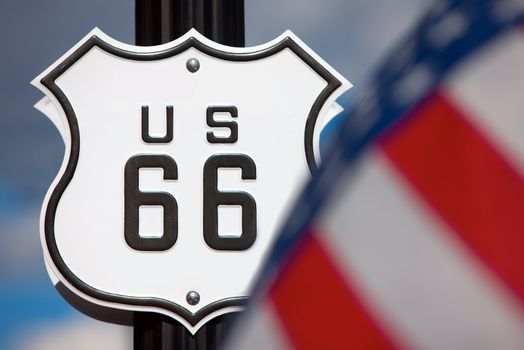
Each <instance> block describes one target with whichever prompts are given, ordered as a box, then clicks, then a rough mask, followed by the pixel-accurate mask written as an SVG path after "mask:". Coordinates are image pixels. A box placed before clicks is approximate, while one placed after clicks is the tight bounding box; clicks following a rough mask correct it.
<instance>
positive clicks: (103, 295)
mask: <svg viewBox="0 0 524 350" xmlns="http://www.w3.org/2000/svg"><path fill="white" fill-rule="evenodd" d="M94 47H98V48H100V49H102V50H104V51H105V52H107V53H110V54H112V55H115V56H117V57H121V58H125V59H129V60H136V61H155V60H161V59H165V58H168V57H172V56H175V55H177V54H180V53H182V52H184V51H186V50H188V49H190V48H195V49H197V50H199V51H201V52H203V53H204V54H207V55H209V56H212V57H215V58H218V59H222V60H227V61H235V62H248V61H255V60H259V59H263V58H266V57H269V56H272V55H275V54H277V53H279V52H280V51H282V50H284V49H289V50H291V51H292V52H293V53H294V54H296V55H297V56H298V57H299V58H300V59H301V60H303V61H304V62H305V63H306V64H307V65H308V66H309V67H310V68H311V69H313V71H315V72H316V73H317V74H318V75H319V76H320V77H322V79H324V80H325V81H326V82H327V86H326V87H325V88H324V89H323V90H322V92H321V93H320V95H319V96H318V97H317V99H316V100H315V102H314V104H313V106H312V108H311V110H310V112H309V115H308V117H307V120H306V127H305V133H304V147H305V153H306V159H307V163H308V167H309V169H310V171H311V172H312V173H313V172H314V171H316V169H317V164H316V161H315V155H314V151H313V134H314V130H315V125H316V121H317V118H318V115H319V113H320V110H321V109H322V107H323V106H324V104H325V103H326V101H327V99H328V98H329V97H330V96H331V95H332V94H333V93H334V92H335V90H337V89H338V88H339V87H340V86H342V82H341V81H340V80H339V79H337V78H336V77H335V76H334V75H333V74H332V73H331V72H330V71H329V70H327V69H326V68H325V67H324V66H323V65H322V64H321V63H320V62H318V61H317V60H316V59H314V58H313V57H312V56H311V55H310V54H309V53H307V52H306V51H305V50H304V49H303V48H302V47H301V46H300V45H299V44H298V43H297V42H295V41H294V40H293V38H291V37H289V36H287V37H284V38H283V40H281V41H280V42H278V43H277V44H275V45H273V46H271V47H269V48H264V49H262V50H259V51H254V52H242V53H232V52H226V51H221V50H217V49H215V48H212V47H210V46H207V45H205V44H204V43H202V42H200V41H199V40H198V39H197V38H195V37H190V38H188V39H187V40H186V41H184V42H183V43H181V44H180V45H177V46H175V47H172V48H169V49H166V50H164V51H158V52H133V51H127V50H123V49H120V48H118V47H115V46H113V45H111V44H109V43H107V42H105V41H104V40H102V39H101V38H100V37H98V36H97V35H93V36H92V37H90V38H89V39H88V40H87V41H86V42H85V43H83V44H82V45H81V46H80V47H79V48H78V49H76V50H75V51H74V52H73V53H72V54H71V55H69V56H68V57H67V58H65V59H64V60H63V61H62V62H61V63H60V64H58V65H57V66H56V67H55V68H54V69H53V70H52V71H51V72H50V73H48V74H47V75H46V76H44V77H43V78H42V79H41V81H40V82H41V83H42V85H43V86H45V87H46V88H47V89H49V91H50V92H51V93H52V94H53V95H54V96H55V97H56V99H57V100H58V102H59V103H60V105H61V107H62V108H63V110H64V112H65V114H66V117H67V121H68V123H69V129H70V136H71V150H70V154H69V160H68V163H67V166H66V169H65V171H64V174H63V175H62V177H61V178H60V181H59V182H58V184H57V185H56V187H55V188H54V189H53V192H52V194H51V196H50V198H49V202H48V205H47V208H46V213H45V223H44V229H45V238H46V245H47V249H48V251H49V254H50V256H51V259H52V261H53V263H54V265H55V266H56V268H57V269H58V271H59V272H60V273H61V274H62V276H63V277H64V278H65V279H66V280H67V282H68V283H69V284H71V285H72V286H73V287H74V288H76V289H77V290H78V291H80V292H81V293H84V294H85V295H88V296H90V297H92V298H94V299H96V300H100V301H103V302H109V303H117V304H124V305H130V306H141V307H154V308H159V309H163V310H166V311H170V312H173V313H175V314H176V315H178V316H180V317H182V318H183V319H185V320H186V321H187V322H188V323H189V324H190V325H192V326H195V325H196V324H197V323H198V322H199V321H201V320H202V319H203V318H204V317H206V316H208V315H210V314H211V313H213V312H215V311H218V310H220V309H224V308H227V307H237V306H242V305H244V304H245V303H246V301H247V300H248V297H236V298H227V299H223V300H219V301H216V302H214V303H211V304H210V305H207V306H205V307H204V308H202V309H200V310H199V311H198V312H196V313H192V312H190V311H189V310H187V309H186V308H184V307H182V306H180V305H178V304H176V303H173V302H170V301H168V300H165V299H161V298H153V297H129V296H124V295H119V294H113V293H107V292H104V291H101V290H99V289H96V288H93V287H91V286H89V285H88V284H86V283H84V282H83V281H82V280H81V279H80V278H78V277H77V276H76V275H75V274H74V273H73V272H72V271H71V270H70V269H69V268H68V267H67V265H66V264H65V262H64V260H63V259H62V257H61V255H60V252H59V250H58V246H57V244H56V241H55V232H54V222H55V215H56V209H57V206H58V202H59V201H60V198H61V197H62V194H63V193H64V191H65V189H66V188H67V186H68V185H69V183H70V181H71V179H72V178H73V175H74V173H75V169H76V166H77V163H78V156H79V153H80V134H79V130H78V122H77V119H76V115H75V111H74V110H73V107H72V106H71V104H70V102H69V100H68V99H67V97H66V96H65V94H64V93H63V91H62V90H61V89H60V88H59V87H58V85H57V84H56V79H58V78H59V77H60V76H61V75H62V74H64V73H65V72H66V71H67V70H68V69H69V68H70V67H72V66H73V65H74V64H75V63H76V62H78V60H80V59H81V58H82V57H83V56H84V55H86V54H87V53H88V52H89V51H90V50H91V49H93V48H94Z"/></svg>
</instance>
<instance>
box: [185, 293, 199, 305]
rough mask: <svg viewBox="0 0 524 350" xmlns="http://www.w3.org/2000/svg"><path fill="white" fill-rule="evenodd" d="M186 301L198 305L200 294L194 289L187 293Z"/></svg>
mask: <svg viewBox="0 0 524 350" xmlns="http://www.w3.org/2000/svg"><path fill="white" fill-rule="evenodd" d="M186 301H187V303H188V304H189V305H196V304H198V302H199V301H200V294H198V293H197V292H195V291H194V290H192V291H191V292H189V293H187V295H186Z"/></svg>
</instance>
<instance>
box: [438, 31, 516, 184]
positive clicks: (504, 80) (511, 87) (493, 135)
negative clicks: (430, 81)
mask: <svg viewBox="0 0 524 350" xmlns="http://www.w3.org/2000/svg"><path fill="white" fill-rule="evenodd" d="M443 90H444V91H445V92H447V93H446V96H448V97H450V98H451V100H452V101H453V102H454V103H455V104H456V105H457V106H459V107H460V109H461V110H462V112H463V113H465V114H466V117H468V118H469V119H470V121H471V122H473V124H474V125H475V126H476V127H477V128H479V129H480V131H481V132H482V134H483V135H484V136H485V137H487V138H488V139H489V140H490V142H491V143H492V144H493V145H495V147H496V148H497V149H498V150H499V151H500V152H502V153H503V156H504V157H506V158H508V157H509V159H510V160H512V161H513V162H517V164H515V168H516V170H518V171H520V174H524V137H522V133H523V131H524V30H523V29H520V28H518V29H516V30H512V31H511V32H509V33H508V34H505V35H503V36H502V37H501V38H499V39H497V40H496V41H495V42H493V43H491V44H489V45H486V46H485V47H484V48H482V49H481V50H480V51H479V52H478V53H477V54H476V55H474V56H472V57H471V58H470V59H468V60H466V61H464V62H463V63H462V65H461V66H460V67H458V69H457V70H456V72H455V73H454V74H452V75H451V77H450V79H449V80H448V81H447V82H446V84H445V85H444V89H443Z"/></svg>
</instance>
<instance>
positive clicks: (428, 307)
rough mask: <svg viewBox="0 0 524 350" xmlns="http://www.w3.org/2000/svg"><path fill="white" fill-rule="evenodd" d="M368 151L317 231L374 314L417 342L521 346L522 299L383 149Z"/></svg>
mask: <svg viewBox="0 0 524 350" xmlns="http://www.w3.org/2000/svg"><path fill="white" fill-rule="evenodd" d="M369 153H370V154H367V155H365V156H366V158H364V160H363V161H364V163H363V164H361V168H359V169H358V170H357V171H358V173H357V176H356V177H355V180H356V181H350V182H349V183H346V188H345V189H344V190H341V191H338V192H339V193H341V195H340V198H339V199H336V200H334V201H332V202H331V204H330V206H329V207H328V208H326V211H325V212H324V214H323V217H322V219H321V221H320V222H319V231H320V232H322V233H323V235H322V236H321V237H320V240H321V241H322V242H323V243H324V244H325V246H326V247H327V249H328V251H330V252H332V253H333V255H332V256H333V259H334V261H335V263H336V264H337V265H339V266H340V269H341V272H342V274H343V275H344V274H346V276H347V277H348V280H350V283H351V285H352V287H353V288H354V289H355V290H356V291H357V293H358V294H359V296H360V297H361V298H362V300H363V303H364V305H365V306H366V308H368V311H369V312H370V314H372V315H373V317H374V318H375V319H376V320H377V322H378V323H379V324H380V325H381V326H382V327H383V328H384V331H385V332H386V333H387V334H389V335H390V336H391V338H392V339H393V340H396V341H397V342H399V343H400V344H401V345H408V347H412V348H417V349H435V350H437V349H438V350H440V349H523V348H524V316H523V314H521V313H520V312H521V311H522V310H521V309H519V308H518V307H517V306H516V305H517V302H516V301H514V300H513V299H512V296H511V295H510V294H509V293H507V292H506V291H505V290H503V288H502V287H501V286H500V285H499V284H498V282H496V281H495V280H494V278H493V277H492V276H491V274H490V273H489V272H488V271H487V270H485V269H484V268H483V267H482V266H481V265H480V264H478V262H477V261H476V259H475V258H474V257H473V256H472V255H471V253H470V252H469V250H468V249H466V248H465V247H464V246H463V245H462V243H460V242H459V241H458V240H457V239H455V238H454V236H453V233H451V232H449V231H448V228H447V227H445V226H444V225H443V224H442V223H441V222H439V220H438V219H437V218H436V217H433V216H432V214H431V213H430V211H429V210H428V207H426V205H425V204H424V203H422V202H421V200H419V199H418V198H417V197H415V195H414V193H412V192H411V189H410V188H409V187H408V186H407V184H406V183H404V182H403V180H401V178H400V177H398V176H399V174H397V173H396V170H394V169H393V168H391V167H390V166H389V165H388V164H387V163H386V162H387V160H386V159H385V158H383V157H384V156H383V154H382V153H381V152H380V151H379V150H376V149H375V150H372V151H370V152H369ZM352 170H355V169H352ZM346 175H347V174H346ZM348 186H349V187H348Z"/></svg>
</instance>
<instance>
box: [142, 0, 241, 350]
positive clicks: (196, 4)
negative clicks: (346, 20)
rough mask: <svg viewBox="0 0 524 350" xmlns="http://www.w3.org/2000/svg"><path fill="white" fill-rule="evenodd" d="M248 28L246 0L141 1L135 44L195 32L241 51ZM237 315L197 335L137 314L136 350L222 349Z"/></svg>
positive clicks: (159, 317) (153, 316) (215, 321)
mask: <svg viewBox="0 0 524 350" xmlns="http://www.w3.org/2000/svg"><path fill="white" fill-rule="evenodd" d="M244 27H245V26H244V0H211V1H203V0H167V1H166V0H154V1H152V0H136V7H135V42H136V44H137V45H139V46H151V45H158V44H164V43H167V42H170V41H172V40H175V39H177V38H179V37H181V36H182V35H184V34H185V33H186V32H187V31H188V30H190V29H191V28H195V29H197V30H198V31H199V32H200V33H203V34H204V35H205V36H206V37H208V38H209V39H211V40H213V41H215V42H217V43H220V44H224V45H229V46H239V47H241V46H244V45H245V30H244ZM231 316H232V315H228V314H226V315H222V316H219V317H217V318H215V319H213V320H211V321H210V322H208V323H206V324H205V325H204V326H202V328H200V330H199V331H198V332H197V333H196V334H195V335H194V336H193V335H192V334H191V333H190V332H189V331H188V330H187V329H186V328H185V327H184V326H183V325H181V324H180V323H178V322H176V321H173V320H172V319H170V318H168V317H166V316H164V315H161V314H155V313H141V312H137V313H135V315H134V320H133V331H134V347H135V350H155V349H162V350H170V349H180V350H186V349H187V350H190V349H191V350H192V349H195V350H197V349H202V350H204V349H206V350H213V349H216V348H217V347H218V346H219V344H220V343H221V340H222V336H223V329H224V328H225V327H227V325H228V324H229V322H230V319H231Z"/></svg>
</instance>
